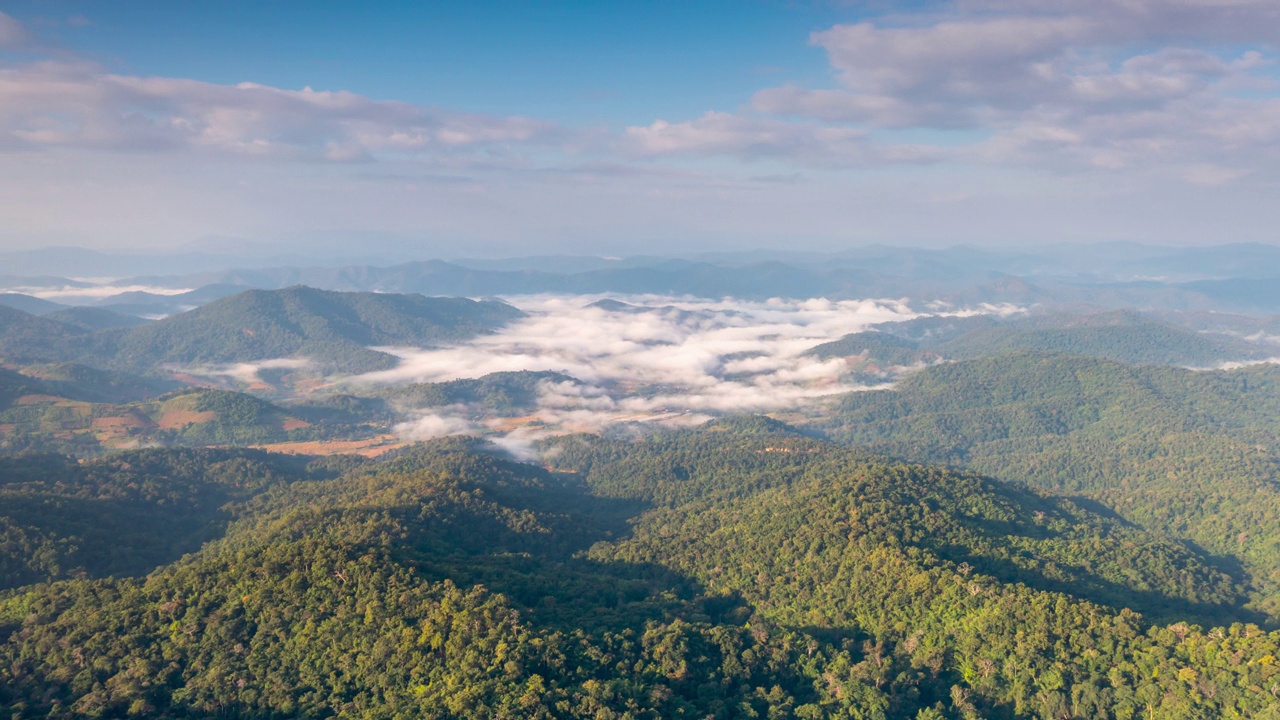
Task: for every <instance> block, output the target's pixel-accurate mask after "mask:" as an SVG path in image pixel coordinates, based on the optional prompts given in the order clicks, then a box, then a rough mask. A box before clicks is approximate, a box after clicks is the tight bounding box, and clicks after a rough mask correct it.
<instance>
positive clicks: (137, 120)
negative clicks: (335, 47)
mask: <svg viewBox="0 0 1280 720" xmlns="http://www.w3.org/2000/svg"><path fill="white" fill-rule="evenodd" d="M0 27H2V25H0ZM0 32H2V30H0ZM555 133H556V128H555V126H554V125H553V124H551V123H549V122H545V121H541V120H535V119H531V118H525V117H514V116H492V115H482V114H477V113H465V112H460V111H456V110H448V109H444V108H438V107H427V106H421V105H413V104H410V103H404V102H396V101H388V100H374V99H371V98H368V97H365V96H363V95H358V94H356V93H351V92H342V91H318V90H312V89H311V88H309V87H308V88H302V89H300V90H289V89H282V88H276V87H271V86H267V85H260V84H257V83H251V82H244V83H240V84H237V85H219V84H216V83H208V82H201V81H197V80H188V79H182V78H165V77H137V76H129V75H118V74H112V73H107V72H104V71H102V70H101V69H100V68H98V67H97V66H94V65H87V64H77V63H66V62H37V63H32V64H27V65H23V66H19V67H13V68H6V69H4V70H0V147H5V146H7V147H9V148H11V149H14V148H18V149H32V148H40V147H80V148H92V149H99V150H150V151H159V150H175V149H182V150H191V151H201V152H210V153H215V154H221V155H234V156H248V157H273V158H289V159H305V160H328V161H339V162H347V161H355V160H365V159H372V158H375V157H380V156H388V155H405V154H408V155H415V154H423V153H436V154H448V153H456V152H460V151H463V150H466V149H473V148H479V147H486V146H492V145H498V144H501V145H505V146H516V145H520V144H523V143H538V142H542V141H546V140H548V139H549V138H551V137H552V136H554V135H555Z"/></svg>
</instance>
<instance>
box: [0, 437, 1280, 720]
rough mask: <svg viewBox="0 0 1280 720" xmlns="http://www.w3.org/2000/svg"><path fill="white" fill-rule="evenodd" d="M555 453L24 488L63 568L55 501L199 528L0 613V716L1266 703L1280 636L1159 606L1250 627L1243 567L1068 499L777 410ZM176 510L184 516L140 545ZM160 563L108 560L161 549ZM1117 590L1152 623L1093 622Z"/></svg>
mask: <svg viewBox="0 0 1280 720" xmlns="http://www.w3.org/2000/svg"><path fill="white" fill-rule="evenodd" d="M555 446H556V447H557V448H558V452H559V453H560V454H559V456H558V458H557V460H556V462H557V463H559V464H560V466H561V469H563V470H574V471H575V472H565V473H558V474H557V473H550V472H547V471H545V470H542V469H540V468H536V467H533V466H530V465H521V464H515V463H511V462H508V461H506V460H503V459H501V458H500V457H497V456H495V455H493V454H491V450H490V449H489V448H487V447H486V446H484V445H481V444H477V443H475V442H471V441H460V440H449V441H438V442H435V443H432V444H429V445H425V446H420V447H417V448H413V449H411V450H408V451H406V452H402V453H400V454H398V455H395V456H393V457H389V458H387V459H384V460H381V461H378V462H368V461H362V462H354V461H341V460H339V461H334V462H330V463H328V464H325V465H317V464H313V465H311V466H310V467H305V466H302V465H300V464H297V463H294V464H289V462H290V461H285V460H281V459H277V458H273V457H272V456H265V455H223V456H218V457H213V456H209V457H207V458H206V457H204V456H202V455H200V453H205V454H208V453H211V452H213V451H196V452H193V451H183V452H185V453H186V454H182V453H177V454H175V453H174V452H173V451H147V452H145V453H130V454H126V455H121V456H118V457H116V458H113V459H110V460H103V461H98V462H95V463H90V464H88V465H87V466H82V467H80V468H76V467H70V466H67V467H64V468H63V469H62V470H59V471H58V472H60V473H63V474H68V478H67V479H66V480H63V481H60V482H55V483H45V482H43V481H41V480H38V479H33V478H32V477H31V473H23V472H19V473H9V474H8V475H9V476H10V477H14V478H16V479H17V484H16V485H14V486H13V487H12V488H11V490H10V492H12V493H14V494H15V496H18V497H30V498H32V499H33V501H32V502H31V503H28V504H23V505H19V506H14V507H18V510H17V511H16V512H17V515H16V516H14V517H9V518H8V522H9V523H10V524H11V526H15V527H19V528H23V529H29V530H27V532H28V536H30V537H35V536H37V534H38V535H39V536H40V537H42V538H44V542H47V543H49V547H51V548H54V550H52V551H51V554H50V557H53V558H66V560H59V562H66V563H67V566H68V567H72V566H75V564H76V563H79V567H85V568H86V569H90V570H91V571H90V573H89V574H90V575H91V576H92V575H97V574H100V573H101V571H103V570H104V569H105V568H106V567H109V566H110V565H109V563H108V564H106V565H92V566H91V564H90V563H89V562H87V561H82V560H80V559H79V558H78V556H74V555H72V554H65V553H64V554H63V555H58V554H57V548H58V547H60V546H59V545H58V543H59V542H61V538H66V537H68V536H67V535H62V534H61V533H64V532H67V530H68V529H67V528H64V527H59V526H56V525H53V524H49V523H47V522H44V521H42V520H41V519H40V518H42V517H44V516H45V515H47V511H43V510H41V508H42V507H49V506H48V504H47V503H48V501H47V500H43V499H41V498H50V497H52V496H53V495H56V496H57V497H59V498H66V497H84V498H98V497H103V496H106V497H110V498H113V499H115V498H118V502H120V503H122V505H121V507H122V509H121V510H120V511H118V512H117V514H118V515H119V516H120V517H131V518H136V520H137V524H138V525H139V529H140V530H141V529H145V532H147V533H155V534H154V535H148V536H146V537H138V538H136V539H134V536H132V535H129V534H128V533H126V534H125V535H124V538H123V540H124V543H125V546H126V547H127V546H128V543H130V542H137V543H138V544H139V546H141V547H153V544H152V543H153V539H154V538H155V537H157V536H160V537H162V536H164V535H165V534H169V533H171V534H173V541H174V545H173V548H174V549H175V550H181V549H183V548H189V547H191V545H190V543H193V542H196V541H197V540H199V539H210V540H212V542H211V543H210V544H208V545H206V546H205V547H204V548H203V549H201V550H199V551H198V552H196V553H195V554H192V555H189V556H187V557H185V558H183V559H181V560H178V561H177V562H173V563H172V564H168V565H164V566H162V567H160V568H159V569H157V570H156V571H154V572H152V573H150V574H149V575H147V576H146V577H134V578H116V579H111V578H106V579H79V580H64V581H60V582H56V583H54V584H51V585H45V586H31V587H27V588H24V589H22V590H19V591H14V592H10V593H9V594H7V595H3V596H0V703H3V705H4V706H5V707H7V708H8V709H9V710H10V711H11V712H12V713H13V714H15V715H16V716H17V717H37V716H38V717H73V716H82V715H88V714H92V715H100V716H116V715H125V714H132V715H144V716H164V717H200V716H208V715H209V714H210V713H214V714H217V713H222V714H227V713H234V714H239V715H244V716H277V715H278V716H286V715H287V716H290V717H308V718H312V717H314V718H319V717H330V716H333V715H335V714H356V713H358V714H360V715H361V716H365V717H375V718H381V717H386V718H390V717H410V716H412V717H428V718H455V717H459V718H460V717H467V718H499V717H532V718H552V717H557V718H560V717H563V718H588V717H590V718H598V717H616V718H621V717H630V718H651V719H655V720H656V719H657V718H671V717H713V718H726V719H727V718H737V717H779V718H781V717H798V718H855V717H886V718H899V717H901V718H944V717H954V718H961V717H979V716H982V717H1103V716H1108V717H1138V716H1141V717H1156V718H1175V717H1212V716H1230V715H1242V716H1253V717H1267V716H1266V715H1264V714H1259V713H1260V712H1262V711H1267V710H1269V709H1271V708H1273V707H1274V703H1275V700H1274V698H1273V697H1272V695H1271V694H1270V693H1269V692H1267V691H1266V690H1265V689H1264V688H1265V687H1267V686H1269V684H1271V683H1272V682H1273V680H1272V678H1273V677H1274V676H1275V675H1276V673H1277V669H1276V668H1274V667H1273V665H1274V657H1275V655H1276V653H1278V652H1280V635H1275V634H1267V633H1264V632H1262V631H1261V630H1259V629H1258V628H1256V627H1254V626H1251V625H1243V624H1234V625H1230V627H1225V626H1224V627H1223V628H1222V629H1220V630H1212V631H1208V632H1206V631H1203V630H1201V629H1199V628H1198V627H1196V626H1194V625H1189V624H1187V623H1185V622H1173V624H1170V625H1164V624H1160V623H1163V622H1165V621H1164V620H1159V619H1156V618H1158V617H1159V616H1161V615H1167V616H1168V617H1169V620H1170V621H1173V620H1174V619H1175V618H1176V617H1188V618H1191V617H1197V616H1199V615H1201V614H1204V613H1208V614H1210V615H1213V616H1220V617H1221V618H1222V619H1223V621H1224V622H1225V621H1227V620H1229V619H1231V618H1235V617H1238V615H1237V608H1236V605H1235V603H1236V602H1237V600H1238V593H1237V590H1236V588H1235V585H1234V581H1233V580H1232V579H1231V578H1230V577H1229V576H1228V575H1226V574H1224V573H1222V572H1220V571H1218V570H1216V569H1215V568H1214V567H1213V566H1212V565H1211V564H1209V563H1208V562H1207V558H1205V557H1203V556H1202V555H1200V554H1199V553H1198V552H1197V551H1195V550H1194V549H1192V548H1188V547H1186V546H1183V545H1180V544H1178V543H1175V542H1171V541H1168V540H1163V539H1161V538H1159V537H1158V536H1154V535H1148V534H1146V533H1144V532H1142V531H1141V530H1138V529H1135V528H1131V527H1127V526H1126V525H1125V524H1124V523H1121V522H1117V521H1115V520H1112V519H1108V518H1106V517H1104V516H1100V515H1096V514H1093V513H1091V512H1090V511H1088V510H1087V509H1084V508H1082V507H1079V506H1077V505H1075V504H1073V503H1070V502H1068V501H1065V500H1061V499H1054V498H1050V497H1046V496H1042V495H1038V494H1036V493H1034V492H1031V491H1027V490H1025V489H1019V488H1015V487H1010V486H1006V485H1003V484H1001V483H998V482H994V481H991V480H987V479H984V478H981V477H978V476H973V475H968V474H964V473H955V472H950V471H946V470H939V469H930V468H924V467H920V466H911V465H901V464H895V463H889V462H886V461H883V460H879V459H876V458H874V457H870V456H867V455H864V454H861V453H855V452H851V451H846V450H841V449H839V448H837V447H834V446H831V445H829V444H825V443H822V442H820V441H816V440H812V439H809V438H805V437H801V436H798V435H796V434H795V433H793V432H791V431H790V430H789V429H788V428H786V427H785V426H781V425H779V424H776V423H771V422H764V421H759V420H748V421H735V422H728V423H720V424H717V425H713V426H711V427H709V428H707V429H705V430H703V431H699V432H686V433H677V434H674V435H660V436H656V437H654V438H652V439H650V440H643V441H639V442H635V443H628V442H609V441H604V440H600V439H599V438H591V437H577V438H568V439H565V440H561V441H558V442H557V443H556V444H555ZM206 466H208V467H209V468H212V470H211V471H210V472H211V474H210V475H209V476H207V477H206V476H204V475H202V474H201V470H200V468H202V467H206ZM193 473H194V474H193ZM168 475H173V476H174V479H173V481H172V483H171V484H170V483H167V482H166V481H165V479H164V478H165V477H166V476H168ZM144 478H145V480H144ZM134 487H141V488H146V489H145V491H143V492H137V491H134V490H132V488H134ZM193 496H198V497H201V501H200V502H198V503H192V502H191V501H189V500H186V499H184V498H190V497H193ZM158 498H172V502H173V503H174V506H175V507H178V508H192V509H191V510H190V511H189V515H187V516H183V515H182V513H178V516H179V517H188V518H190V519H189V520H188V521H187V522H184V523H179V522H171V523H169V524H164V525H160V526H158V527H156V528H150V529H148V528H145V523H146V518H148V517H150V516H151V515H154V513H155V511H156V509H157V508H158V506H159V505H160V503H159V502H158V501H157V499H158ZM60 501H61V500H60ZM167 502H168V501H167V500H166V503H167ZM184 503H185V504H184ZM4 507H9V505H8V504H6V505H5V506H4ZM183 512H188V511H185V510H184V511H183ZM23 513H27V514H26V515H23ZM42 513H43V514H42ZM128 513H132V514H131V515H130V514H128ZM149 514H151V515H149ZM84 517H85V520H86V522H90V523H92V522H93V520H92V518H93V517H99V518H104V517H105V518H106V519H107V521H108V522H114V521H115V520H114V519H112V514H111V513H107V514H105V515H104V514H103V513H96V514H86V515H85V516H84ZM197 520H199V521H197ZM42 523H43V524H42ZM93 532H95V531H94V530H91V529H85V530H81V531H76V532H75V533H74V537H76V538H86V539H88V538H92V537H94V535H93ZM184 538H185V539H184ZM184 543H187V544H185V545H184ZM10 547H12V546H10ZM7 557H9V558H11V559H12V558H14V557H19V558H25V557H27V555H9V556H7ZM146 557H147V558H148V562H147V563H141V564H139V565H138V566H135V567H133V568H130V569H127V570H122V571H121V572H125V573H129V574H133V573H138V572H143V571H144V569H145V565H146V564H148V563H150V562H165V561H166V560H167V559H169V558H173V555H172V554H169V555H165V554H164V553H159V554H149V555H146ZM19 572H28V573H32V572H35V573H39V572H46V570H45V569H44V567H43V566H42V567H40V568H34V569H33V568H29V567H28V568H26V569H25V570H22V569H19ZM1064 590H1069V591H1070V592H1069V593H1068V592H1063V591H1064ZM1124 596H1132V597H1133V598H1134V599H1135V600H1136V602H1137V603H1138V604H1139V605H1141V606H1142V607H1143V608H1145V609H1147V610H1148V611H1149V612H1151V613H1152V615H1151V617H1150V618H1148V617H1144V616H1141V615H1138V614H1135V613H1134V612H1133V611H1132V610H1127V609H1117V608H1115V607H1113V606H1109V605H1107V604H1099V602H1104V601H1105V599H1106V598H1108V597H1112V598H1119V597H1124ZM1153 619H1156V620H1155V621H1156V623H1157V624H1155V625H1152V622H1153ZM72 637H74V638H75V639H76V641H75V642H74V643H66V642H63V640H64V639H65V638H72Z"/></svg>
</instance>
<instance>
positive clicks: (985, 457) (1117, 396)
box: [821, 354, 1280, 616]
mask: <svg viewBox="0 0 1280 720" xmlns="http://www.w3.org/2000/svg"><path fill="white" fill-rule="evenodd" d="M1277 417H1280V368H1277V367H1276V366H1273V365H1258V366H1253V367H1249V368H1244V369H1241V370H1233V371H1217V372H1193V371H1189V370H1182V369H1177V368H1164V367H1132V366H1125V365H1120V364H1117V363H1114V362H1108V361H1102V360H1095V359H1089V358H1081V357H1076V356H1069V355H1041V354H1020V355H1011V356H1005V357H996V358H986V359H982V360H975V361H970V362H963V363H954V364H948V365H941V366H936V367H931V368H929V369H927V370H923V371H921V372H919V373H917V374H915V375H913V376H910V377H908V378H907V379H905V380H903V381H902V382H901V384H900V385H899V386H898V387H897V389H895V390H892V391H875V392H867V393H855V394H852V395H849V396H846V398H845V399H844V400H843V402H842V404H841V406H840V407H839V408H838V410H837V411H836V412H835V413H834V414H833V415H832V416H831V417H830V418H828V419H826V420H824V421H822V422H821V424H822V426H823V427H824V428H825V429H826V430H827V431H828V432H829V434H830V435H831V436H832V437H835V438H837V439H840V440H842V441H844V442H848V443H854V444H857V445H860V446H865V447H869V448H872V449H875V450H877V451H880V452H885V453H888V454H891V455H894V456H897V457H903V458H912V459H916V460H920V461H927V462H943V463H950V464H953V465H962V466H965V467H970V468H973V469H975V470H978V471H980V472H984V473H988V474H991V475H994V476H996V477H1000V478H1002V479H1008V480H1018V481H1023V482H1027V483H1029V484H1031V485H1032V486H1035V487H1038V488H1042V489H1045V490H1048V491H1051V492H1054V493H1059V494H1069V495H1078V496H1082V497H1083V498H1088V499H1090V500H1093V501H1097V502H1100V503H1102V504H1104V505H1105V506H1106V507H1108V508H1111V509H1113V510H1114V511H1115V512H1117V513H1119V514H1120V515H1121V516H1123V517H1124V518H1126V519H1127V520H1130V521H1132V522H1135V523H1138V524H1140V525H1142V526H1144V527H1146V528H1148V529H1150V530H1153V531H1157V532H1162V533H1167V534H1169V535H1171V536H1173V537H1179V538H1185V539H1187V540H1190V541H1193V542H1195V543H1198V544H1199V545H1200V546H1202V547H1204V548H1206V549H1207V550H1208V551H1209V552H1211V553H1214V554H1217V555H1220V556H1222V557H1223V558H1224V562H1227V563H1233V562H1234V563H1241V564H1243V567H1244V568H1245V569H1246V570H1247V571H1248V573H1249V574H1250V577H1251V582H1252V583H1253V586H1254V588H1253V597H1254V599H1255V601H1254V602H1255V606H1256V607H1257V608H1259V609H1261V610H1264V611H1265V612H1267V613H1269V614H1271V615H1272V616H1276V615H1277V614H1278V613H1280V525H1277V524H1276V522H1275V519H1276V518H1280V486H1277V485H1276V483H1275V478H1276V477H1277V471H1278V470H1280V455H1278V454H1277V448H1280V442H1277V441H1278V440H1280V426H1277V424H1276V420H1275V418H1277Z"/></svg>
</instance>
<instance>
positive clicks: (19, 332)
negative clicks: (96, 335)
mask: <svg viewBox="0 0 1280 720" xmlns="http://www.w3.org/2000/svg"><path fill="white" fill-rule="evenodd" d="M90 334H91V333H90V331H88V330H86V329H84V328H82V327H77V326H75V325H68V324H66V323H61V322H58V321H56V320H50V319H49V318H45V317H37V316H35V315H32V314H30V313H27V312H23V311H21V310H16V309H14V308H11V307H8V306H5V305H0V359H3V360H5V361H7V362H11V363H30V362H59V361H64V360H68V359H70V358H71V357H73V356H74V355H76V354H77V353H80V352H83V350H84V348H85V346H86V345H89V346H92V345H93V341H92V340H89V339H86V338H87V337H88V336H90Z"/></svg>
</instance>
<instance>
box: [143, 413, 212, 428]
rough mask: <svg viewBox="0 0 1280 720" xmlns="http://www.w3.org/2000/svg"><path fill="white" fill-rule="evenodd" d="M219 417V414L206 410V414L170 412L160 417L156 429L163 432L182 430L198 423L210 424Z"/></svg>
mask: <svg viewBox="0 0 1280 720" xmlns="http://www.w3.org/2000/svg"><path fill="white" fill-rule="evenodd" d="M216 417H218V413H215V412H212V411H209V410H206V411H204V412H196V411H195V410H170V411H168V412H166V413H165V414H164V415H161V416H160V420H159V422H157V423H156V427H158V428H160V429H161V430H181V429H182V428H184V427H186V426H188V425H195V424H196V423H202V422H209V421H210V420H212V419H214V418H216Z"/></svg>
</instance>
